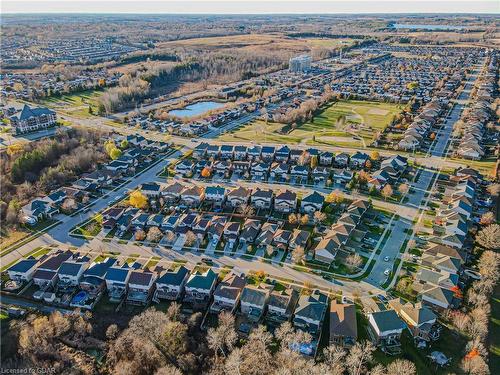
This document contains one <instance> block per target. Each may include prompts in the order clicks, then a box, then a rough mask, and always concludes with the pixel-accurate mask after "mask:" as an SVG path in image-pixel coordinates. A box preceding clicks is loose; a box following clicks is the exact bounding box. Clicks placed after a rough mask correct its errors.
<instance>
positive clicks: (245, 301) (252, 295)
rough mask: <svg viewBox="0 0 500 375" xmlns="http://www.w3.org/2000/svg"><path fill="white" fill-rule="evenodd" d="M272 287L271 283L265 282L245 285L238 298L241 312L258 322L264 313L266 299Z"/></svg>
mask: <svg viewBox="0 0 500 375" xmlns="http://www.w3.org/2000/svg"><path fill="white" fill-rule="evenodd" d="M273 288H274V287H273V285H269V284H265V283H261V284H259V285H247V286H245V288H243V292H242V293H241V298H240V311H241V313H242V314H243V315H246V316H247V318H248V319H249V320H251V321H254V322H258V321H259V320H260V319H261V317H262V316H263V314H264V309H265V307H266V304H267V300H268V299H269V296H270V294H271V291H272V290H273Z"/></svg>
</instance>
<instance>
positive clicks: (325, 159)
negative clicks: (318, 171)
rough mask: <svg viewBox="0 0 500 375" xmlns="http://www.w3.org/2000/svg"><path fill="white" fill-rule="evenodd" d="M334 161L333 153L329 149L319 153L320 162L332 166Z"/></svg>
mask: <svg viewBox="0 0 500 375" xmlns="http://www.w3.org/2000/svg"><path fill="white" fill-rule="evenodd" d="M332 163H333V154H332V153H331V152H329V151H324V152H322V153H321V154H319V164H321V165H324V166H327V167H329V166H331V165H332Z"/></svg>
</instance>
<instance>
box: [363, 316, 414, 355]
mask: <svg viewBox="0 0 500 375" xmlns="http://www.w3.org/2000/svg"><path fill="white" fill-rule="evenodd" d="M404 328H405V324H404V323H403V321H402V320H401V319H400V318H399V317H398V314H397V313H396V311H394V310H384V311H377V312H372V313H369V314H368V333H369V334H370V337H371V339H372V341H373V343H374V344H375V345H377V346H380V347H381V348H382V350H383V351H384V352H389V353H394V354H395V353H398V352H401V349H400V346H401V334H402V333H403V329H404Z"/></svg>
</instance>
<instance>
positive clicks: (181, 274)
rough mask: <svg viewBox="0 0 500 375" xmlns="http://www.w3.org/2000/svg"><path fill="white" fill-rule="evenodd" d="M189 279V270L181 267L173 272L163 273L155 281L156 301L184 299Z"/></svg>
mask: <svg viewBox="0 0 500 375" xmlns="http://www.w3.org/2000/svg"><path fill="white" fill-rule="evenodd" d="M188 278H189V270H188V269H187V268H186V267H184V266H180V267H177V268H176V269H173V270H167V271H165V272H162V274H161V275H160V277H158V278H157V279H156V281H155V284H156V289H155V293H154V298H153V299H154V300H159V299H166V300H170V301H176V300H178V299H180V298H181V297H182V294H183V293H184V286H185V285H186V283H187V280H188Z"/></svg>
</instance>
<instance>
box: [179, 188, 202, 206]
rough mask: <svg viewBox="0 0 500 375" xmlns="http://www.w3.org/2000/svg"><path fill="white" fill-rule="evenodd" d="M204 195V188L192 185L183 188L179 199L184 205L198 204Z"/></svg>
mask: <svg viewBox="0 0 500 375" xmlns="http://www.w3.org/2000/svg"><path fill="white" fill-rule="evenodd" d="M204 197H205V189H204V188H203V187H202V186H198V185H193V186H191V187H188V188H186V189H184V190H183V191H182V193H181V200H182V203H184V204H185V205H186V206H189V207H194V206H198V205H199V204H200V203H201V201H202V200H203V199H204Z"/></svg>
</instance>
